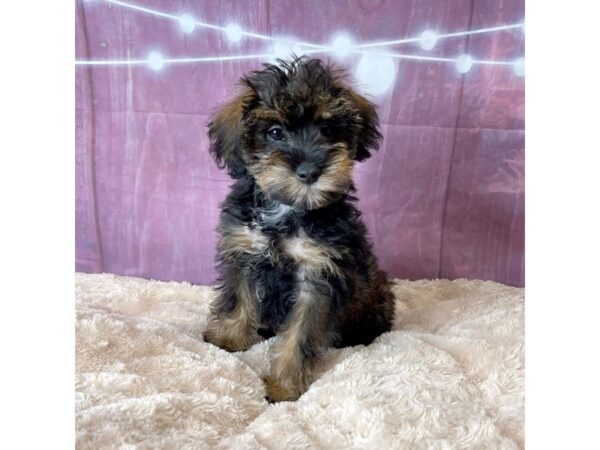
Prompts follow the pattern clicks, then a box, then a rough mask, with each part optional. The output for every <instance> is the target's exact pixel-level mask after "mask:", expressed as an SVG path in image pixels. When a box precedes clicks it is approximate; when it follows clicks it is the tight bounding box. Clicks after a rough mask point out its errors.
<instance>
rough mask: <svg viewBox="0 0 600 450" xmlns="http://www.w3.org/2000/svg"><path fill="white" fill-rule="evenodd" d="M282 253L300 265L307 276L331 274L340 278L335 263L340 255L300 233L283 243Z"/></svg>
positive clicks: (331, 248)
mask: <svg viewBox="0 0 600 450" xmlns="http://www.w3.org/2000/svg"><path fill="white" fill-rule="evenodd" d="M283 251H284V252H285V253H286V254H287V255H288V256H289V257H290V258H292V259H293V260H294V261H296V262H297V263H298V264H299V265H300V270H301V271H303V272H306V274H307V275H315V274H327V273H329V274H332V275H338V276H341V275H342V274H341V270H340V268H339V267H338V265H337V264H336V263H335V260H337V259H340V258H341V255H340V253H339V252H338V251H337V250H336V249H335V248H333V247H329V246H326V245H323V244H320V243H318V242H317V241H315V240H314V239H311V238H310V237H308V236H307V235H306V233H305V232H303V231H301V232H300V233H299V234H298V235H297V236H294V237H292V238H290V239H287V240H285V241H284V242H283Z"/></svg>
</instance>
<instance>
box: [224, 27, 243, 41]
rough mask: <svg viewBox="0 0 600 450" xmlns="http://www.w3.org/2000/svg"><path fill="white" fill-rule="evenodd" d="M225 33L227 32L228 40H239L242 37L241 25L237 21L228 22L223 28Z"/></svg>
mask: <svg viewBox="0 0 600 450" xmlns="http://www.w3.org/2000/svg"><path fill="white" fill-rule="evenodd" d="M225 34H227V39H229V42H233V43H235V42H239V41H240V40H241V39H242V35H243V34H242V27H240V26H239V25H238V24H237V23H230V24H229V25H227V28H225Z"/></svg>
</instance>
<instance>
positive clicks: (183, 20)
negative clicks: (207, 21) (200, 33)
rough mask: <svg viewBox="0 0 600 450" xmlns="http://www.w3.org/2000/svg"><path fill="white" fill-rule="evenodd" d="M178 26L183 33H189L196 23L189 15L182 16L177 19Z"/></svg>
mask: <svg viewBox="0 0 600 450" xmlns="http://www.w3.org/2000/svg"><path fill="white" fill-rule="evenodd" d="M179 26H180V27H181V29H182V30H183V32H184V33H191V32H192V31H194V29H195V28H196V21H195V20H194V18H193V17H192V15H191V14H183V15H182V16H181V17H180V18H179Z"/></svg>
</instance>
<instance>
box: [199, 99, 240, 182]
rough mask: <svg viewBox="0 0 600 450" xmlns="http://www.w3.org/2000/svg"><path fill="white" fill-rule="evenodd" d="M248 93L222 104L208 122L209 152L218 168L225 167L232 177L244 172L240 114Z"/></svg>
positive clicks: (238, 176) (237, 176)
mask: <svg viewBox="0 0 600 450" xmlns="http://www.w3.org/2000/svg"><path fill="white" fill-rule="evenodd" d="M247 97H248V93H242V94H240V95H239V96H237V97H235V98H234V99H232V100H230V101H229V102H227V103H226V104H225V105H223V106H222V107H221V108H220V109H219V110H218V111H217V112H216V114H215V115H214V116H213V117H212V118H211V119H210V121H209V122H208V137H209V139H210V147H209V152H210V154H211V155H212V156H213V158H214V159H215V161H216V162H217V166H219V168H220V169H224V168H227V173H229V175H230V176H231V177H232V178H241V177H243V176H244V175H245V173H246V165H245V164H244V160H243V158H242V142H241V138H242V115H243V113H244V103H245V101H246V100H247Z"/></svg>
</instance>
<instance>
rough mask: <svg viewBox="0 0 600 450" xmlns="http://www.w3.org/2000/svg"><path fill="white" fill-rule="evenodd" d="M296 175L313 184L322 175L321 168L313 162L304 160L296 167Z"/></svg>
mask: <svg viewBox="0 0 600 450" xmlns="http://www.w3.org/2000/svg"><path fill="white" fill-rule="evenodd" d="M296 175H297V176H298V178H300V179H301V180H302V182H304V183H306V184H313V183H314V182H315V181H317V178H319V175H321V170H320V169H319V168H318V167H317V166H316V165H314V164H313V163H309V162H303V163H301V164H300V165H299V166H298V167H297V168H296Z"/></svg>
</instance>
